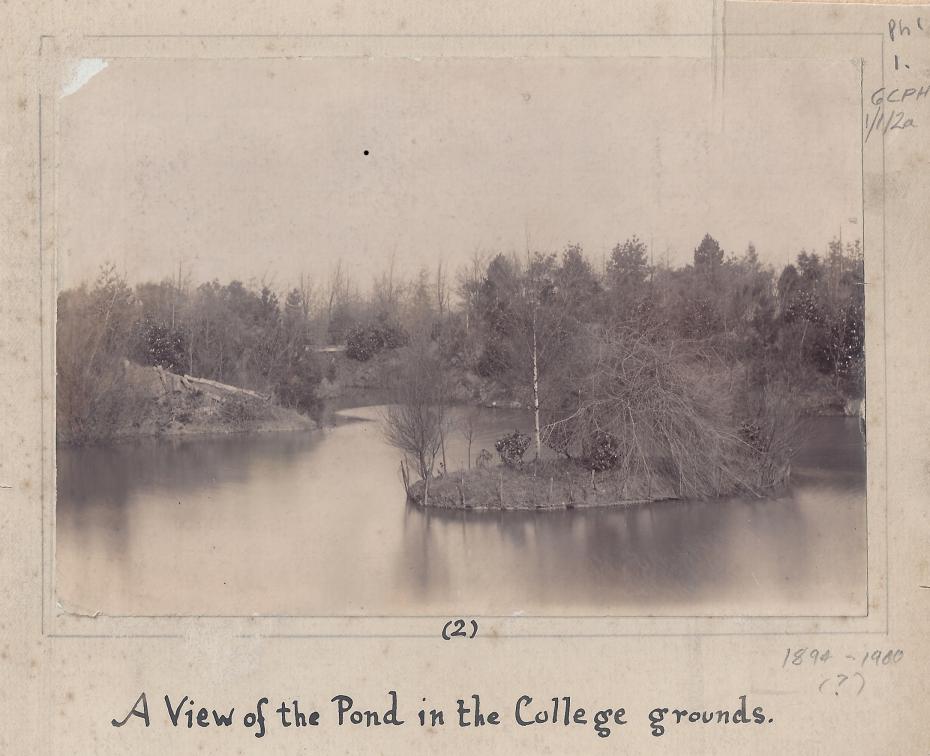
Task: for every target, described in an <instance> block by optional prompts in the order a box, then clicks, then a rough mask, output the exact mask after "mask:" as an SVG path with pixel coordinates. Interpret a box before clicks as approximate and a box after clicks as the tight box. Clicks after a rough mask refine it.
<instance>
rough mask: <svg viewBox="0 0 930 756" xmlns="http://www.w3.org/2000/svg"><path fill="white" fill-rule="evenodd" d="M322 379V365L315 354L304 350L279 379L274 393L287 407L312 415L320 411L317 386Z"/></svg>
mask: <svg viewBox="0 0 930 756" xmlns="http://www.w3.org/2000/svg"><path fill="white" fill-rule="evenodd" d="M321 379H322V375H321V370H320V366H319V365H318V363H317V361H316V359H315V357H314V355H313V354H312V353H311V352H309V351H308V350H306V349H305V350H304V351H303V352H302V353H301V354H300V355H299V356H298V357H297V359H296V360H295V361H294V362H293V364H291V365H289V366H288V367H287V368H286V369H285V370H284V372H283V374H282V375H281V377H280V378H279V379H278V380H277V382H276V384H275V387H274V393H275V396H277V398H278V401H279V402H280V403H281V404H283V405H284V406H286V407H293V408H295V409H298V410H300V411H302V412H305V413H307V414H309V415H311V416H313V415H314V413H315V412H317V411H318V409H319V406H320V400H319V398H318V397H317V387H318V386H319V385H320V381H321Z"/></svg>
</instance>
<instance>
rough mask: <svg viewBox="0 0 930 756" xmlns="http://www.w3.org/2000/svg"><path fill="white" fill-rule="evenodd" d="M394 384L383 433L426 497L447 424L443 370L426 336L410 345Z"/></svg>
mask: <svg viewBox="0 0 930 756" xmlns="http://www.w3.org/2000/svg"><path fill="white" fill-rule="evenodd" d="M393 387H394V388H393V393H394V403H393V404H392V405H390V406H389V407H388V409H387V410H385V412H384V414H383V423H384V435H385V438H386V440H387V441H388V443H389V444H391V445H392V446H394V447H395V448H397V449H399V450H400V451H402V452H403V453H404V456H405V458H408V459H412V460H413V462H414V463H415V466H416V470H417V474H418V475H419V476H420V479H421V480H423V481H425V485H426V495H427V496H428V491H429V480H430V479H431V478H432V477H433V473H434V471H435V469H436V463H437V462H438V461H439V458H440V455H441V453H442V449H443V446H444V439H445V433H446V430H447V426H448V406H447V396H446V393H447V392H446V376H445V369H444V368H443V366H442V364H441V362H440V360H439V356H438V355H437V354H435V353H434V349H433V348H432V345H431V344H430V342H429V340H428V339H423V338H419V339H416V340H415V341H414V342H413V343H412V344H411V345H410V355H409V358H408V359H407V360H406V361H405V363H404V365H403V366H402V367H401V368H400V369H399V370H398V372H397V374H396V375H395V376H394V380H393Z"/></svg>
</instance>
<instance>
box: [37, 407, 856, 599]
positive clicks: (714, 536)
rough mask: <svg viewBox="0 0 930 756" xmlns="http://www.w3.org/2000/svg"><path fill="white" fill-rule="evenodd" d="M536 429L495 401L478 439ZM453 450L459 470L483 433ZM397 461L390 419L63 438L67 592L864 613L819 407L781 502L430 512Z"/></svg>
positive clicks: (361, 412) (831, 438)
mask: <svg viewBox="0 0 930 756" xmlns="http://www.w3.org/2000/svg"><path fill="white" fill-rule="evenodd" d="M346 414H349V415H352V416H355V417H358V418H360V419H363V420H374V419H376V418H377V416H378V409H377V408H364V409H361V408H360V409H356V410H352V411H351V412H347V413H346ZM521 423H522V424H524V425H525V423H526V418H525V417H524V416H523V415H522V413H520V412H517V411H496V412H495V411H488V412H486V413H484V414H483V415H482V418H481V426H480V428H479V433H478V437H477V438H476V440H475V448H476V449H477V448H482V447H490V448H493V446H492V443H493V439H494V438H495V437H497V436H499V435H500V433H501V432H503V431H510V430H513V428H514V427H519V426H520V424H521ZM447 453H448V454H449V458H450V467H452V469H455V468H454V467H453V464H452V462H451V460H455V463H454V464H455V465H458V464H459V460H461V461H464V459H465V454H466V452H465V448H464V444H462V443H461V442H459V441H454V442H452V443H450V447H449V448H448V449H447ZM397 461H398V458H397V452H396V451H395V450H393V449H391V448H390V447H389V446H388V445H387V444H386V443H385V442H384V440H383V437H382V434H381V431H380V428H379V424H378V423H375V422H350V423H340V424H338V425H337V426H335V427H332V428H329V429H327V430H324V431H322V432H319V433H311V434H303V433H297V434H270V435H269V434H262V435H243V436H235V437H228V438H215V439H199V440H188V439H185V440H148V441H140V442H138V443H124V444H121V445H118V446H98V447H87V448H75V449H60V450H59V452H58V467H59V487H58V510H57V532H56V538H57V551H56V557H57V570H56V581H57V583H56V590H57V598H58V600H59V601H61V602H62V604H63V605H64V606H66V607H68V606H72V607H79V608H82V609H86V610H90V611H97V610H100V611H102V612H105V613H114V614H126V613H141V614H253V613H256V614H292V615H341V614H361V615H384V614H387V615H404V614H412V615H419V614H424V615H430V614H447V613H449V612H452V611H453V610H454V611H455V612H456V613H462V612H466V613H470V614H476V615H478V614H500V615H509V614H512V613H517V612H520V613H526V614H537V615H539V614H542V615H545V614H553V615H559V614H579V615H595V616H597V615H641V614H657V615H691V614H697V615H718V614H723V615H754V614H769V615H826V614H833V615H837V614H842V615H847V614H862V613H864V612H865V588H866V548H865V546H866V529H865V525H866V522H865V455H864V450H863V446H862V440H861V436H860V435H859V432H858V427H857V421H856V419H855V418H840V417H830V418H818V419H816V420H815V421H814V425H813V433H812V435H811V438H810V439H809V442H808V444H807V446H806V447H805V449H803V450H802V452H801V453H800V454H799V456H798V457H797V459H796V460H795V465H794V471H793V477H792V480H793V484H792V486H791V488H790V490H789V491H787V492H786V493H785V494H784V495H783V496H781V497H778V498H774V499H768V500H757V499H749V498H738V497H737V498H729V499H719V500H709V501H699V502H688V501H681V502H662V503H657V504H652V505H645V506H640V507H632V508H624V509H613V508H611V509H588V510H580V509H576V510H569V511H549V512H532V511H529V512H517V511H514V512H493V511H492V512H465V511H439V510H423V509H420V508H417V507H414V506H410V505H407V504H406V503H405V502H404V492H403V487H402V484H401V481H400V475H399V471H398V465H397Z"/></svg>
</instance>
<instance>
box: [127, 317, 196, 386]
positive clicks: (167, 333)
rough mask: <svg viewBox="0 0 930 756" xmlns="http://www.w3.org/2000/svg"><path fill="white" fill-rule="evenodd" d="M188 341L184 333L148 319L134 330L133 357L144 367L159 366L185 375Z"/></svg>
mask: <svg viewBox="0 0 930 756" xmlns="http://www.w3.org/2000/svg"><path fill="white" fill-rule="evenodd" d="M186 352H187V339H186V338H185V337H184V334H183V332H181V331H179V330H176V329H175V330H172V328H171V327H170V326H169V325H168V324H166V323H161V322H159V321H158V320H155V319H154V318H152V317H146V318H144V319H143V320H139V321H136V323H135V325H134V326H133V328H132V345H131V347H130V354H131V356H132V357H133V358H134V359H135V360H136V361H138V362H139V363H141V364H142V365H157V366H160V367H163V368H166V369H168V370H170V371H171V372H172V373H179V374H181V373H184V369H185V366H186V365H185V363H186V360H185V357H186Z"/></svg>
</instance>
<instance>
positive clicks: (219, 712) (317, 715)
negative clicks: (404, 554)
mask: <svg viewBox="0 0 930 756" xmlns="http://www.w3.org/2000/svg"><path fill="white" fill-rule="evenodd" d="M162 700H163V702H164V710H162V709H161V706H160V704H159V705H155V708H154V709H152V708H150V706H149V701H148V696H147V695H146V693H145V692H144V691H143V692H142V693H141V694H140V695H139V697H138V698H137V699H136V701H135V703H133V704H132V707H131V708H130V709H129V711H128V712H127V713H126V714H125V715H123V716H122V717H121V718H119V719H116V718H114V719H112V720H111V722H110V724H112V725H113V727H118V728H119V727H125V726H126V725H128V724H130V723H131V722H134V723H136V724H137V725H138V724H139V723H140V722H141V723H142V724H144V726H145V727H150V726H151V725H152V722H153V720H158V721H160V722H162V724H165V725H167V726H169V727H174V728H177V729H182V730H193V729H197V728H208V727H228V728H233V727H241V728H243V729H245V730H248V731H250V732H251V733H252V734H253V735H254V737H256V738H263V737H265V736H266V735H268V734H269V733H270V732H271V731H272V730H276V729H280V730H282V731H285V730H286V731H293V732H296V731H298V730H304V729H307V730H312V728H315V727H321V726H324V725H325V724H327V723H328V724H330V725H331V726H335V727H347V728H362V729H364V728H380V727H405V726H406V727H423V728H442V727H460V728H474V729H480V728H496V727H501V726H503V725H505V724H506V723H510V724H512V725H515V726H517V727H521V728H523V727H533V728H540V727H546V726H548V727H564V728H577V729H588V730H590V731H591V732H592V733H593V734H594V735H596V736H597V737H599V738H607V737H610V735H611V734H612V733H613V732H614V731H615V730H617V729H619V728H623V727H626V726H627V725H629V724H630V722H632V721H633V719H634V716H633V715H632V714H630V713H628V712H627V709H626V708H625V707H622V706H616V705H614V706H609V707H600V706H593V707H591V706H582V705H579V704H578V702H577V701H576V700H575V699H574V698H572V697H571V696H553V697H552V698H542V699H538V698H535V697H534V696H531V695H529V694H523V695H521V696H519V697H518V698H516V699H515V701H514V702H513V703H512V704H511V705H510V706H509V707H507V708H505V709H499V708H497V707H496V706H495V707H492V706H490V705H488V704H487V703H486V702H485V700H484V699H482V697H481V696H480V695H479V694H477V693H473V694H471V695H469V696H465V697H463V698H459V699H457V700H456V702H455V706H453V707H445V708H437V707H430V706H428V705H426V698H421V699H420V706H419V707H418V708H416V710H413V708H411V709H410V710H411V711H413V713H412V715H411V714H408V713H405V712H402V711H401V708H402V707H401V705H400V703H399V701H398V695H397V692H396V691H394V690H391V691H388V693H387V702H386V703H387V705H386V706H384V704H382V705H381V706H376V707H368V706H367V705H359V704H358V702H357V701H356V699H355V698H353V697H352V696H350V695H348V694H345V693H339V694H337V695H334V696H332V697H331V698H329V700H328V702H327V704H328V705H327V706H325V707H317V706H316V705H314V704H310V705H308V704H305V703H304V702H302V701H301V700H300V699H298V698H290V699H287V700H281V702H280V704H277V705H275V704H272V703H271V701H270V699H269V698H268V697H267V696H262V697H261V698H259V699H258V700H257V701H256V703H255V704H254V705H253V706H249V707H248V708H247V709H246V710H245V711H239V710H238V707H235V706H231V707H220V708H215V707H210V708H208V707H206V706H198V705H197V704H196V703H195V701H194V700H193V699H191V698H190V697H188V696H182V697H180V698H173V697H172V696H170V695H165V696H164V697H163V699H162ZM753 703H756V702H755V701H753ZM158 712H161V716H159V714H158ZM635 718H636V719H640V720H641V721H642V723H643V725H645V726H648V727H649V730H650V732H651V734H652V735H653V736H654V737H657V738H659V737H662V736H663V735H665V734H666V733H667V732H669V731H671V730H674V729H684V728H687V727H689V726H696V725H698V724H704V725H719V726H729V727H734V726H736V727H739V726H756V727H758V726H760V725H771V724H773V723H774V721H775V720H774V718H773V717H771V716H769V715H768V714H766V712H765V709H764V707H763V706H761V705H757V706H750V703H749V701H748V696H747V695H741V696H739V697H738V699H737V700H736V701H735V702H734V704H733V705H730V706H726V707H724V708H719V709H688V708H675V707H673V706H656V707H655V708H653V709H651V710H649V711H648V712H645V711H644V712H643V714H642V715H639V716H638V717H635Z"/></svg>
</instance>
